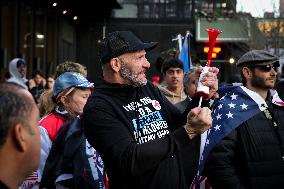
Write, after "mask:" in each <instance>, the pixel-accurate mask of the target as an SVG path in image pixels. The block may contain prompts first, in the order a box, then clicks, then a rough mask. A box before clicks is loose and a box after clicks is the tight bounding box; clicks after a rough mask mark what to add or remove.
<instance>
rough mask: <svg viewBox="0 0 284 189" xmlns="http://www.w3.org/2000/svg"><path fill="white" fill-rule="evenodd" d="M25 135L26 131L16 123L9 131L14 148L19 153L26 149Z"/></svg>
mask: <svg viewBox="0 0 284 189" xmlns="http://www.w3.org/2000/svg"><path fill="white" fill-rule="evenodd" d="M27 134H28V132H27V130H26V129H25V128H24V126H23V124H21V123H18V124H17V125H16V126H15V127H14V128H13V129H12V131H11V135H12V139H13V142H14V144H15V146H16V148H17V149H18V150H19V151H21V152H24V151H25V150H26V149H27V143H26V142H27Z"/></svg>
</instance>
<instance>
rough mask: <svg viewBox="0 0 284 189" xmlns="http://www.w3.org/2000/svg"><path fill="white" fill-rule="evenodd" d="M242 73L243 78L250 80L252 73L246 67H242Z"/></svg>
mask: <svg viewBox="0 0 284 189" xmlns="http://www.w3.org/2000/svg"><path fill="white" fill-rule="evenodd" d="M242 72H243V74H244V76H245V78H251V77H252V71H251V70H250V69H249V68H248V67H243V68H242Z"/></svg>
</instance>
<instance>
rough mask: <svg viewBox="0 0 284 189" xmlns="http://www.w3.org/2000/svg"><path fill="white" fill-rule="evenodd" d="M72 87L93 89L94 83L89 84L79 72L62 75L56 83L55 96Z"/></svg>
mask: <svg viewBox="0 0 284 189" xmlns="http://www.w3.org/2000/svg"><path fill="white" fill-rule="evenodd" d="M70 87H76V88H93V87H94V83H91V82H89V81H88V80H87V79H86V78H85V77H84V76H83V75H81V74H79V73H77V72H65V73H63V74H61V75H60V76H59V77H58V78H57V79H56V80H55V82H54V87H53V96H57V95H58V94H59V93H60V92H63V91H64V90H65V89H68V88H70Z"/></svg>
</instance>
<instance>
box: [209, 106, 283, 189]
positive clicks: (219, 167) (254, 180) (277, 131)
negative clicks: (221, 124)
mask: <svg viewBox="0 0 284 189" xmlns="http://www.w3.org/2000/svg"><path fill="white" fill-rule="evenodd" d="M267 104H268V105H269V109H268V110H269V111H270V114H271V115H272V119H268V118H267V116H266V115H265V113H264V112H260V113H259V114H257V115H255V116H254V117H252V118H250V119H249V120H247V121H245V122H244V123H243V124H241V125H240V126H239V127H237V128H236V129H235V130H234V131H232V132H231V133H230V134H229V135H228V136H226V137H225V138H224V139H223V140H222V141H221V142H220V143H219V144H217V145H216V146H215V147H214V148H213V150H212V151H211V153H210V154H209V156H208V159H207V162H206V166H205V171H204V173H205V174H206V175H207V177H208V179H209V181H210V183H211V185H212V186H213V189H214V188H217V189H228V188H230V189H243V188H246V189H270V188H271V189H272V188H273V189H278V188H279V189H280V188H283V186H284V159H283V156H284V150H283V149H284V108H283V107H279V106H276V105H274V104H272V103H271V102H267ZM273 121H275V122H276V123H277V125H278V126H273Z"/></svg>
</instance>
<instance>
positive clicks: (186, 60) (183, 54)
mask: <svg viewBox="0 0 284 189" xmlns="http://www.w3.org/2000/svg"><path fill="white" fill-rule="evenodd" d="M189 35H190V33H189V32H187V33H186V35H185V37H184V41H183V45H182V49H181V50H180V53H179V56H178V58H179V59H180V60H181V61H182V62H183V67H184V73H187V72H188V71H189V70H190V69H192V63H191V58H190V55H189V45H188V42H189V39H190V36H189Z"/></svg>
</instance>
